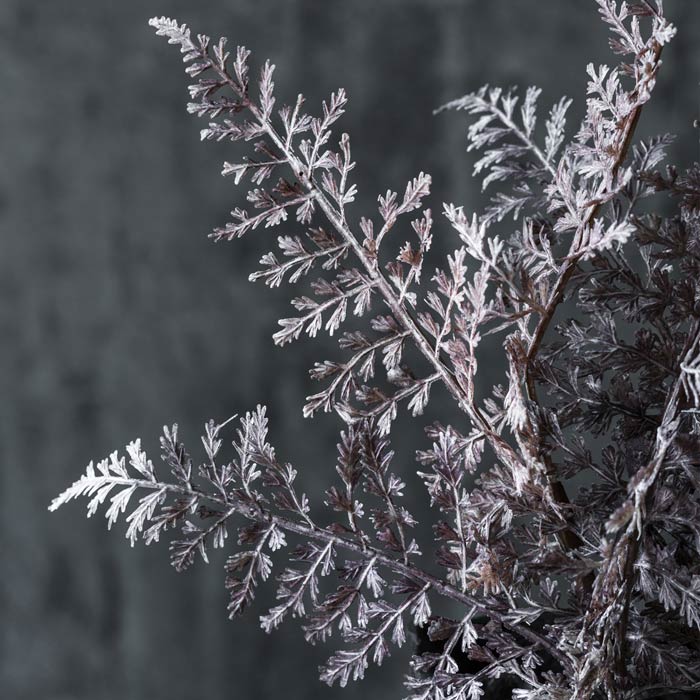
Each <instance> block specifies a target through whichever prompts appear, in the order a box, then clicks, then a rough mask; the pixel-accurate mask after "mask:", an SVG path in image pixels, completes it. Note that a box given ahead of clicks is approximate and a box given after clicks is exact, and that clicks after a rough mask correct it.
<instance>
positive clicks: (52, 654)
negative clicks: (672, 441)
mask: <svg viewBox="0 0 700 700" xmlns="http://www.w3.org/2000/svg"><path fill="white" fill-rule="evenodd" d="M668 11H669V14H670V15H671V16H672V17H673V19H674V20H675V21H676V22H677V23H678V24H679V26H680V28H681V32H680V35H679V37H678V38H677V39H676V40H675V41H674V43H673V44H672V47H671V48H670V49H669V50H668V52H667V53H666V55H665V63H666V65H664V68H663V74H662V77H661V81H660V85H659V88H658V90H657V93H656V94H655V97H654V101H653V103H652V105H651V106H650V107H649V108H648V109H647V110H646V111H645V114H644V117H643V124H642V130H643V131H644V132H645V133H647V134H652V133H655V132H657V131H671V132H676V133H678V134H679V141H678V143H677V145H676V146H675V147H674V157H676V158H677V159H678V160H679V161H681V162H685V163H687V162H689V160H690V159H694V158H696V157H697V134H696V132H694V131H693V129H692V120H693V118H695V117H697V116H698V114H697V105H698V87H697V86H698V81H699V80H700V51H698V49H697V39H698V30H700V3H698V2H696V1H695V0H676V1H675V2H668ZM156 14H158V15H161V14H165V15H171V16H175V17H178V18H179V19H180V20H181V21H186V22H188V23H190V24H191V25H192V26H193V28H194V30H195V31H201V32H205V33H208V34H213V35H216V36H218V35H219V34H226V35H228V36H229V37H230V39H231V41H232V42H234V43H235V42H240V43H245V44H246V45H247V46H248V47H249V48H252V49H253V50H254V52H255V56H256V57H257V59H258V60H260V59H263V58H265V57H267V56H269V57H270V58H271V59H272V60H273V61H274V62H275V63H276V64H277V66H278V71H277V74H276V76H277V82H278V85H279V96H280V97H285V98H287V99H290V98H293V96H294V95H295V94H296V92H297V91H303V92H304V93H305V94H306V95H307V97H308V98H309V105H310V106H313V105H317V104H318V102H319V100H320V99H321V98H322V97H325V96H326V95H327V94H329V93H330V92H331V91H332V90H334V89H335V88H337V87H340V86H343V87H345V88H346V89H347V90H348V92H349V95H350V100H351V101H350V108H349V113H348V114H347V115H346V117H345V118H344V119H343V122H342V125H341V128H342V129H344V130H346V131H348V132H349V133H350V134H351V135H352V137H353V142H352V143H353V154H354V156H355V158H356V160H357V161H358V166H357V169H356V170H355V179H356V182H357V183H358V185H359V190H360V197H359V199H358V204H357V206H356V208H355V209H354V212H356V213H357V214H358V215H359V214H360V213H366V214H373V213H374V211H375V210H374V207H375V201H376V195H377V194H378V193H380V192H383V191H384V190H386V188H387V187H393V188H397V189H400V188H402V187H403V186H404V183H405V181H406V180H407V179H408V178H410V177H412V176H413V175H415V174H416V173H417V172H418V171H419V170H426V171H428V172H431V173H432V174H433V176H434V193H435V196H434V198H433V200H432V201H431V204H432V206H433V208H434V210H436V211H439V209H440V202H441V201H443V200H446V201H455V202H457V203H460V204H465V205H466V206H467V208H468V209H471V208H473V207H475V206H477V205H478V204H479V202H480V199H479V193H478V187H477V186H476V185H475V183H473V182H472V181H471V180H470V175H469V173H470V163H471V162H472V159H471V158H470V157H468V156H467V155H466V154H465V153H464V145H465V138H464V130H465V126H466V121H465V119H464V117H463V115H458V114H449V115H442V116H439V117H437V118H436V117H433V116H432V115H431V110H432V109H433V108H434V107H436V106H437V105H439V104H441V103H443V102H444V101H446V100H448V99H450V98H453V97H456V96H459V95H461V94H463V93H465V92H467V91H470V90H472V89H475V88H477V87H478V86H479V85H481V84H482V83H484V82H487V81H488V82H491V83H494V84H511V83H512V84H517V85H520V86H522V87H525V86H527V85H529V84H533V83H535V84H538V85H539V86H541V87H542V88H543V90H544V92H543V98H542V99H543V102H542V105H543V106H545V105H548V104H550V103H551V102H552V101H554V100H555V99H557V98H558V97H559V96H560V94H562V93H566V94H568V95H570V96H573V97H575V98H576V99H577V100H578V107H577V108H578V114H579V115H580V114H581V109H582V107H581V105H582V102H581V100H582V97H583V93H584V90H585V82H586V79H585V71H584V68H585V65H586V63H587V62H588V61H595V62H601V61H608V60H609V54H608V51H607V47H606V40H607V36H606V32H605V29H604V28H603V26H602V25H601V24H600V23H599V21H598V20H597V17H596V11H595V7H594V3H593V2H592V1H588V0H569V1H567V2H564V1H562V0H540V1H539V2H518V1H513V0H489V1H488V2H485V1H484V2H476V1H473V0H472V1H469V0H361V1H357V0H356V1H353V2H349V1H348V0H313V1H311V0H284V1H282V0H278V1H277V2H275V1H273V0H225V1H224V0H216V1H209V0H208V1H207V2H196V3H195V2H185V1H184V0H180V1H178V2H174V1H173V2H166V1H163V2H138V1H137V0H121V1H120V2H116V1H115V2H111V3H110V2H106V1H104V0H93V1H92V2H88V1H87V0H86V1H84V2H77V1H73V2H69V1H67V0H51V1H50V2H49V1H46V2H33V1H30V0H15V1H13V0H1V1H0V32H1V34H0V86H1V88H2V93H1V95H2V97H1V100H2V101H1V103H0V140H1V143H2V147H1V151H0V235H1V239H0V240H1V242H2V248H1V250H0V330H1V332H2V342H1V343H0V397H1V398H0V411H1V414H0V479H1V481H0V518H1V520H0V528H1V529H0V548H1V551H0V554H1V558H0V615H1V618H0V631H1V632H0V633H1V634H2V638H1V639H2V645H1V646H0V697H2V698H7V699H8V700H15V699H16V700H20V699H22V700H23V699H27V700H37V699H43V698H47V699H51V700H59V699H61V700H69V699H70V700H78V699H80V700H83V699H84V700H88V699H90V700H117V699H121V698H129V699H133V700H145V699H146V698H148V699H149V700H157V699H161V698H163V699H164V698H184V697H208V698H230V697H236V698H271V697H273V696H275V695H276V694H277V695H278V694H280V693H282V694H283V696H284V697H285V698H288V699H289V700H292V699H294V698H313V697H326V698H331V697H345V698H351V697H360V694H364V695H365V696H367V697H385V698H398V697H400V696H401V687H400V683H401V674H402V673H403V671H404V662H405V656H402V654H396V655H395V657H394V658H393V659H392V660H391V661H390V662H389V663H387V665H386V668H384V669H381V670H380V671H379V672H377V670H376V669H372V670H371V671H370V673H369V680H368V681H366V682H365V684H364V685H353V686H352V687H351V688H349V689H347V690H345V691H340V690H339V689H338V688H334V689H333V690H330V691H329V690H328V689H327V688H326V687H325V686H321V685H320V684H319V683H318V681H317V680H316V666H317V665H318V663H319V662H320V661H322V660H323V658H324V657H325V655H326V653H327V652H328V651H329V649H313V648H310V647H308V646H306V645H305V644H304V643H303V641H302V637H301V632H300V630H299V629H298V627H297V626H296V625H295V624H294V623H293V622H292V623H288V624H287V625H285V626H284V627H283V628H282V630H281V631H279V632H278V633H276V634H274V635H272V636H267V635H265V634H264V633H263V632H262V631H261V630H260V629H259V627H258V621H257V616H258V615H259V614H260V613H261V612H263V611H264V602H265V601H269V595H261V599H260V600H259V601H258V603H259V604H258V605H256V607H255V609H254V610H252V611H251V612H250V613H249V614H248V615H247V616H246V617H245V618H244V619H243V620H238V621H236V622H233V623H232V622H229V621H228V620H227V619H226V613H225V606H226V594H225V591H224V589H223V573H222V570H221V565H222V557H220V556H219V557H215V558H214V561H213V562H212V564H210V566H208V567H207V566H204V565H199V564H198V565H197V566H196V567H195V568H194V570H192V571H190V572H188V573H187V574H183V575H177V574H175V572H174V571H172V570H171V569H170V567H169V565H168V554H167V549H166V547H165V546H164V545H163V544H161V545H160V546H157V545H156V546H154V547H153V548H152V551H146V549H145V548H144V547H143V546H137V547H136V548H135V549H133V550H131V549H130V548H129V547H128V544H127V542H126V541H125V540H124V539H123V538H122V536H121V534H120V533H121V532H123V528H117V532H116V533H111V534H108V533H106V531H105V527H104V521H103V520H102V516H101V515H100V516H99V518H95V519H94V520H93V521H91V522H86V521H85V519H84V503H80V504H76V505H72V506H70V507H67V508H64V509H62V510H61V511H59V512H58V513H57V514H53V515H49V514H48V513H47V511H46V506H47V504H48V503H49V502H50V500H51V498H52V497H53V496H55V495H56V494H57V493H58V492H59V491H60V490H62V489H63V488H64V487H65V486H66V485H68V484H69V483H70V482H71V481H72V480H73V479H74V478H76V477H77V476H78V475H79V474H80V473H81V472H82V470H83V469H84V465H85V464H86V463H87V462H88V461H89V460H90V459H92V458H101V457H103V456H105V455H107V454H108V453H109V452H110V451H111V450H113V449H116V448H120V449H121V448H122V446H123V445H124V444H125V443H126V442H128V441H129V440H131V439H132V438H133V437H136V436H139V435H140V436H142V437H143V438H144V441H145V444H146V446H147V447H148V448H150V450H151V451H152V452H153V453H154V454H153V456H154V457H155V452H156V445H157V435H158V433H159V430H160V427H161V426H162V425H163V424H164V423H172V422H174V421H178V422H179V423H180V425H181V430H182V435H183V436H184V437H185V438H186V439H187V441H188V442H189V444H190V446H191V449H192V450H193V452H195V453H196V452H197V449H198V442H199V441H198V436H199V434H200V433H199V426H200V425H201V424H202V423H203V421H204V420H205V419H207V418H209V417H214V418H217V419H223V418H225V417H227V416H228V415H230V414H232V413H234V412H241V411H245V410H246V409H250V408H252V407H254V406H255V404H256V403H257V402H263V403H267V404H269V406H270V414H271V417H272V428H273V438H274V440H275V442H276V444H277V447H278V449H279V451H280V452H281V454H283V455H284V457H285V458H288V459H290V460H292V461H293V462H294V463H295V464H296V465H297V466H298V467H299V468H300V471H301V477H300V479H301V481H302V483H303V486H304V488H305V489H306V490H307V491H308V492H310V493H311V494H314V495H316V496H318V495H320V494H321V493H322V491H323V490H324V488H326V487H327V486H328V485H329V483H330V482H331V476H332V467H333V460H334V443H335V435H336V430H337V427H338V425H337V421H336V420H335V419H334V418H333V417H330V416H325V417H322V418H320V419H319V420H316V421H314V422H309V421H304V419H303V418H302V417H301V404H302V401H303V397H304V396H305V395H306V394H307V393H309V390H310V389H311V388H312V387H310V386H309V384H308V381H307V379H306V370H307V369H308V367H309V366H310V365H311V364H312V361H313V360H317V359H325V358H326V357H329V356H332V352H333V351H332V350H328V351H327V352H326V349H327V348H330V347H332V346H331V345H329V344H325V345H324V344H320V345H319V344H313V343H309V342H302V343H300V344H297V345H295V346H293V347H292V348H288V349H285V350H280V349H277V348H275V347H274V346H273V345H272V342H271V340H270V335H271V333H272V332H273V331H274V330H275V326H276V319H277V318H278V317H280V316H284V315H288V314H287V310H288V307H287V301H286V300H287V295H288V292H287V290H284V291H282V292H281V293H279V292H278V293H273V292H270V291H269V290H267V289H265V288H264V287H262V286H256V285H251V284H249V283H248V282H247V281H246V278H247V275H248V273H249V272H250V271H252V269H254V265H255V263H256V261H257V258H258V257H259V256H260V254H261V253H262V252H264V251H265V250H267V249H268V248H269V246H270V245H271V243H272V236H270V235H265V232H260V233H259V234H256V235H253V236H250V237H249V238H248V239H246V240H245V241H243V242H239V243H235V244H223V243H222V244H218V245H214V244H213V243H212V242H211V241H209V240H208V239H207V237H206V234H207V233H208V232H209V231H210V230H211V229H212V228H213V227H215V226H217V225H221V224H222V223H224V222H225V221H226V220H227V214H228V211H229V210H230V209H231V208H233V206H234V205H235V204H236V203H239V202H240V197H241V193H237V192H236V191H235V190H234V187H233V183H232V181H231V180H223V179H222V178H220V177H219V170H220V165H221V162H222V161H223V160H224V159H225V158H228V159H232V158H233V157H234V153H236V152H240V151H237V149H236V147H232V146H230V145H224V144H218V145H217V144H210V143H207V144H201V143H200V142H199V139H198V129H199V127H200V124H199V123H198V122H197V120H196V119H195V118H193V117H190V116H188V115H187V114H186V113H185V110H184V103H185V101H186V91H185V86H186V84H187V81H186V78H185V76H184V74H183V72H182V64H181V62H180V59H179V55H178V54H177V52H176V50H175V49H174V48H173V47H169V46H167V45H166V43H165V41H164V40H163V39H157V38H155V37H154V36H153V33H152V31H151V30H150V29H149V28H148V27H147V26H146V20H147V19H148V18H149V17H150V16H152V15H156ZM509 225H510V224H508V223H506V224H504V227H505V228H507V227H508V226H509ZM436 236H437V239H438V240H437V243H436V249H437V250H438V252H439V251H440V250H446V249H448V248H449V245H450V239H451V233H450V232H449V230H448V228H447V226H446V225H445V224H444V223H443V222H442V221H440V218H439V217H438V225H437V229H436ZM259 238H264V239H265V240H264V241H261V240H258V239H259ZM484 369H485V371H486V372H488V367H486V368H484ZM425 422H427V421H418V422H417V423H416V424H414V425H416V427H420V425H422V424H424V423H425ZM416 432H418V431H416ZM418 434H420V433H419V432H418ZM300 436H301V437H300ZM411 446H412V445H411V444H409V443H408V442H407V444H406V445H404V446H403V448H402V451H400V454H399V460H397V464H396V468H397V470H398V471H400V472H401V473H402V474H403V475H404V477H405V478H406V479H407V480H409V484H413V485H415V484H414V480H413V478H412V477H411V471H412V464H411V461H410V451H411V450H410V447H411ZM412 492H413V494H414V495H413V497H412V499H411V502H412V503H413V505H414V506H415V508H416V509H417V511H418V513H419V519H420V514H421V512H424V511H425V507H426V504H425V500H426V499H425V497H424V494H423V491H422V490H421V488H420V487H416V488H414V489H412ZM424 534H425V533H424ZM426 536H429V533H428V534H426Z"/></svg>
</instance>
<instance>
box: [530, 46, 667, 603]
mask: <svg viewBox="0 0 700 700" xmlns="http://www.w3.org/2000/svg"><path fill="white" fill-rule="evenodd" d="M661 50H662V46H661V45H660V44H658V43H656V42H655V43H654V56H653V64H654V66H655V68H656V67H658V65H659V59H660V57H661ZM642 108H643V105H642V104H640V105H637V106H636V107H635V108H634V109H633V110H632V112H630V114H629V115H628V116H627V118H626V120H625V123H624V125H623V126H622V130H621V140H620V147H619V149H618V152H617V157H616V158H615V161H614V162H613V165H612V171H611V172H612V178H613V179H614V178H615V176H616V175H617V173H618V171H619V169H620V167H621V166H622V164H623V163H624V161H625V158H626V157H627V154H628V152H629V149H630V146H631V145H632V139H633V137H634V132H635V129H636V127H637V123H638V122H639V117H640V116H641V113H642ZM604 194H605V192H601V193H599V199H604V197H602V195H604ZM601 206H602V203H601V202H598V203H596V204H593V205H591V206H590V207H589V208H588V212H587V213H586V215H585V217H584V218H583V220H582V221H581V223H580V225H579V227H578V229H577V231H576V235H575V236H574V240H573V241H572V244H571V248H570V250H569V254H568V255H567V257H566V263H565V264H564V269H563V270H562V273H561V275H560V276H559V278H558V279H557V282H556V284H555V285H554V289H553V290H552V293H551V294H550V296H549V300H548V301H547V304H546V305H545V308H544V312H543V314H542V315H541V316H540V318H539V320H538V322H537V326H536V327H535V330H534V332H533V334H532V339H531V341H530V344H529V346H528V348H527V352H526V362H525V387H526V391H527V397H528V399H529V401H531V402H532V403H533V404H535V405H538V406H539V405H540V402H539V399H538V396H537V387H536V383H535V380H534V377H533V375H532V364H533V361H534V359H535V358H536V357H537V353H538V352H539V350H540V347H541V345H542V342H543V340H544V336H545V334H546V333H547V330H548V329H549V327H550V325H551V323H552V320H553V319H554V314H555V312H556V310H557V309H558V307H559V305H560V304H561V302H562V301H563V299H564V294H565V292H566V289H567V287H568V284H569V281H570V280H571V277H572V275H573V274H574V272H575V271H576V269H577V267H578V263H579V262H580V260H581V257H582V256H583V254H584V251H583V248H584V241H585V232H586V230H588V228H589V227H590V226H591V224H592V223H593V221H594V220H595V218H596V216H597V215H598V213H599V211H600V208H601ZM538 434H539V433H538ZM543 443H544V440H543V438H542V437H539V438H538V444H537V446H536V452H537V454H538V455H539V456H540V457H541V459H542V460H543V461H544V464H545V468H546V474H547V479H548V482H549V487H550V490H551V494H552V496H553V497H554V498H555V500H556V501H557V502H558V503H561V504H564V505H568V504H570V503H571V501H570V499H569V496H568V494H567V492H566V488H565V487H564V484H563V483H562V482H561V481H559V479H558V478H557V469H556V466H555V465H554V463H553V461H552V458H551V456H550V455H549V454H547V453H544V452H543V447H544V444H543ZM559 539H560V542H561V544H562V545H563V546H564V547H565V548H566V549H576V548H578V547H580V546H581V545H582V544H583V542H582V540H581V538H580V537H579V536H578V534H577V533H576V532H574V531H573V530H571V529H567V530H564V531H563V532H562V533H561V535H560V538H559ZM583 583H584V588H585V589H586V590H588V591H590V590H591V587H592V584H593V575H592V574H589V575H587V576H586V577H585V578H584V582H583Z"/></svg>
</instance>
